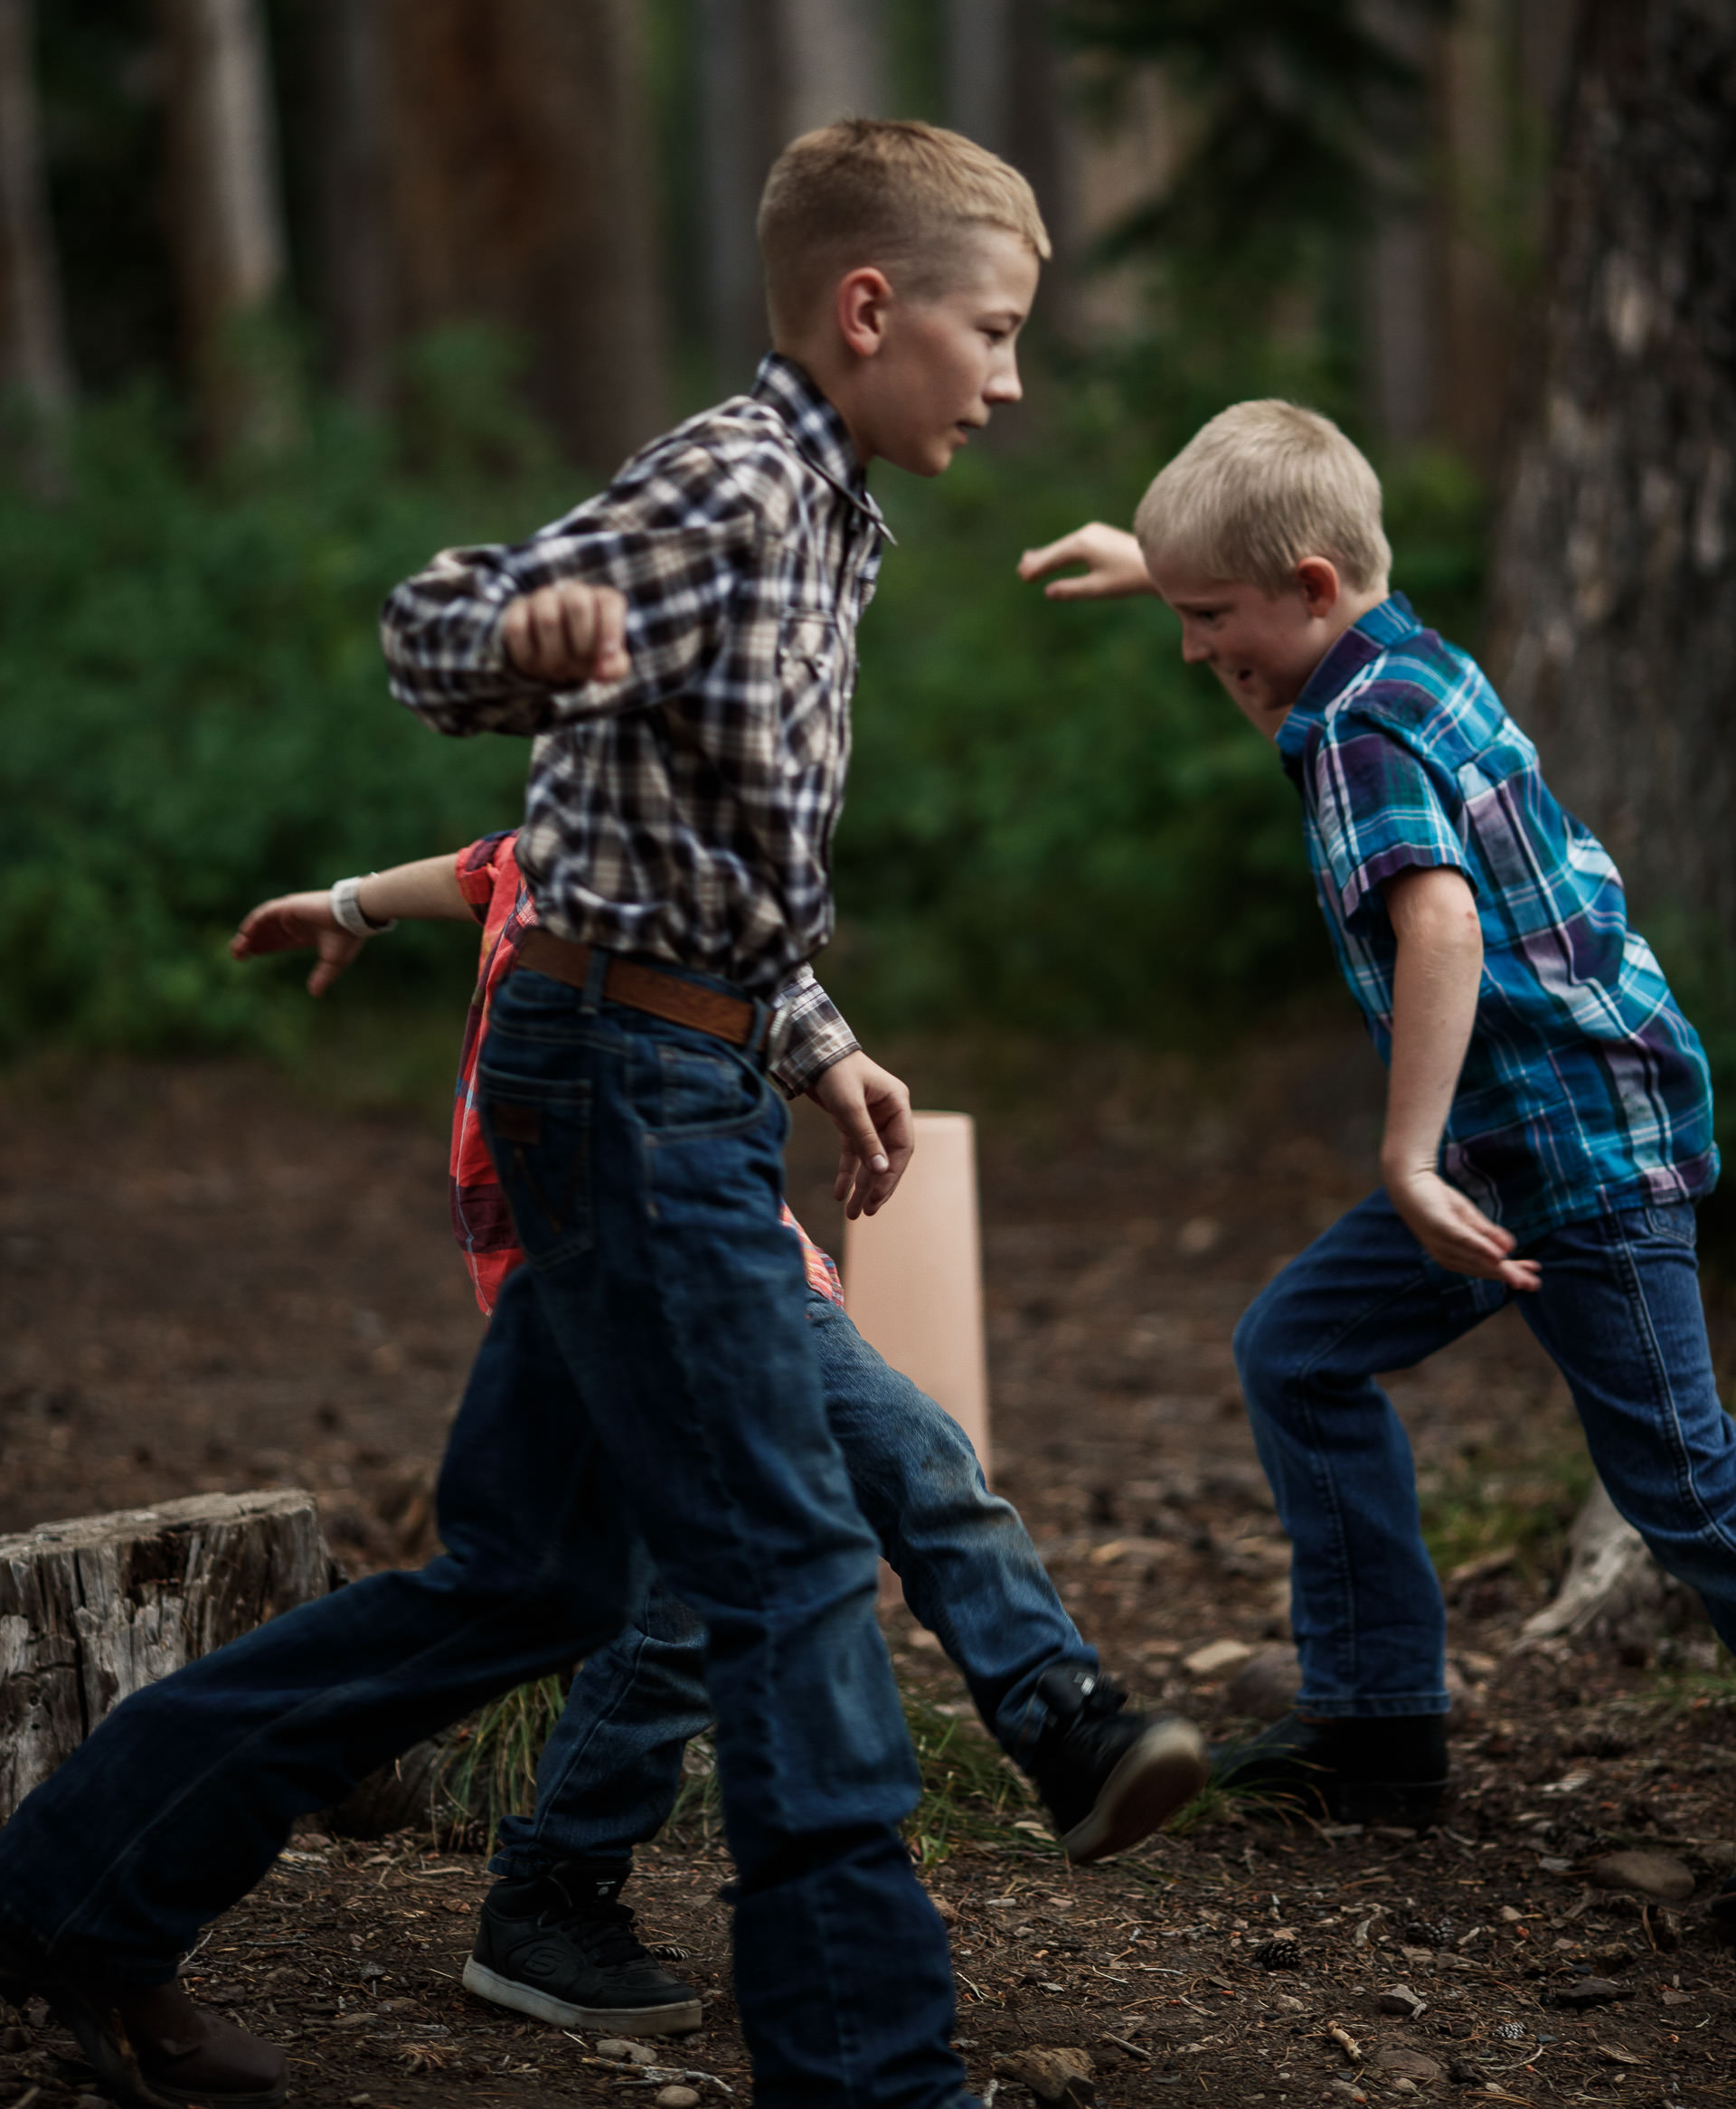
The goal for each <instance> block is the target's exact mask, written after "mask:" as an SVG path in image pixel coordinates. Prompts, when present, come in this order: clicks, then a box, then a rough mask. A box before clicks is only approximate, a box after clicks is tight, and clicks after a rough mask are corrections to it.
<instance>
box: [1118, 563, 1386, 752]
mask: <svg viewBox="0 0 1736 2109" xmlns="http://www.w3.org/2000/svg"><path fill="white" fill-rule="evenodd" d="M1146 565H1147V567H1148V569H1149V570H1150V572H1151V578H1152V583H1153V584H1154V585H1155V586H1156V589H1157V591H1158V592H1159V593H1160V594H1162V596H1163V598H1164V599H1165V601H1168V603H1169V605H1170V606H1171V608H1173V609H1174V610H1175V613H1176V614H1177V615H1178V616H1179V617H1180V618H1181V622H1182V657H1183V658H1184V659H1185V660H1186V661H1187V663H1188V664H1189V666H1193V667H1211V669H1212V672H1213V673H1214V674H1215V675H1216V676H1217V677H1218V679H1219V680H1220V681H1221V682H1222V684H1223V686H1224V687H1225V689H1226V690H1227V691H1228V692H1229V695H1230V697H1231V701H1232V702H1233V703H1234V705H1235V706H1236V708H1237V709H1238V710H1239V711H1240V712H1241V714H1242V716H1243V717H1245V718H1246V719H1247V720H1248V722H1249V723H1250V725H1252V726H1253V727H1254V728H1255V730H1256V731H1257V732H1259V733H1260V734H1261V735H1262V737H1264V738H1266V739H1268V740H1275V739H1277V737H1278V727H1279V726H1280V725H1281V724H1282V723H1284V720H1285V719H1286V718H1287V717H1288V715H1289V711H1290V705H1292V704H1293V703H1294V702H1295V701H1296V699H1297V696H1298V695H1301V693H1302V690H1303V687H1304V686H1305V684H1306V683H1307V678H1308V676H1309V675H1310V674H1312V673H1313V672H1314V669H1315V668H1316V667H1317V666H1318V665H1319V664H1320V661H1321V659H1322V658H1323V657H1325V656H1326V651H1327V650H1328V649H1329V648H1330V647H1331V645H1332V644H1333V642H1334V641H1335V638H1336V636H1337V634H1338V632H1339V631H1340V630H1341V629H1343V628H1344V624H1343V623H1342V622H1338V623H1335V621H1334V619H1333V618H1334V614H1335V610H1337V609H1338V607H1339V603H1340V601H1341V599H1342V595H1341V593H1340V590H1339V585H1338V574H1337V572H1336V571H1335V568H1334V566H1333V565H1332V564H1330V563H1327V562H1326V559H1325V558H1324V557H1307V558H1305V559H1304V560H1303V562H1302V563H1299V564H1298V565H1297V575H1296V578H1295V580H1294V581H1293V582H1291V584H1289V585H1288V586H1287V587H1286V588H1285V589H1284V591H1282V592H1280V593H1275V594H1273V593H1267V592H1266V591H1264V590H1263V589H1262V588H1260V587H1259V586H1256V585H1251V584H1250V583H1249V582H1248V581H1247V580H1245V579H1235V580H1232V579H1214V578H1212V577H1211V576H1210V575H1209V574H1207V573H1206V572H1201V571H1198V570H1196V569H1194V567H1193V566H1192V565H1190V564H1188V563H1186V562H1185V561H1184V560H1182V559H1178V558H1175V557H1172V556H1166V555H1164V554H1162V553H1157V554H1154V553H1152V552H1151V551H1149V550H1147V551H1146Z"/></svg>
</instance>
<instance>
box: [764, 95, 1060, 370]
mask: <svg viewBox="0 0 1736 2109" xmlns="http://www.w3.org/2000/svg"><path fill="white" fill-rule="evenodd" d="M972 227H1002V228H1005V229H1006V230H1007V232H1009V233H1013V234H1016V235H1018V236H1019V237H1020V238H1021V239H1022V240H1023V241H1027V242H1028V243H1029V244H1030V245H1031V247H1032V249H1033V250H1034V251H1035V252H1036V254H1037V255H1038V256H1039V257H1041V258H1043V259H1045V260H1046V259H1047V257H1048V256H1049V254H1050V243H1049V232H1048V230H1047V229H1046V228H1045V227H1044V226H1043V214H1042V213H1040V212H1039V211H1038V210H1037V201H1036V197H1035V194H1033V191H1032V188H1031V185H1030V184H1028V183H1027V182H1026V181H1025V179H1024V176H1022V175H1020V174H1019V172H1018V170H1017V169H1016V168H1011V167H1009V166H1007V164H1006V163H1005V161H1002V160H1001V159H1000V158H999V157H998V156H995V155H993V154H991V153H990V152H989V151H988V149H987V148H986V147H979V146H977V143H976V142H975V140H972V139H967V138H965V137H963V136H962V135H961V134H960V133H958V132H947V131H942V130H941V128H939V126H938V125H925V124H922V123H920V122H919V121H918V120H917V119H915V118H843V119H841V120H840V121H839V122H838V123H837V124H835V125H823V126H822V127H821V128H820V129H819V130H818V131H816V132H804V133H803V135H802V136H801V137H800V138H799V139H795V140H792V141H791V142H790V144H789V145H788V147H785V148H784V150H783V152H782V153H781V154H780V155H779V156H778V159H777V160H776V162H775V163H773V165H772V170H771V174H770V175H769V176H768V177H767V178H766V187H765V192H764V194H763V195H762V196H761V198H760V218H759V222H758V232H759V236H760V256H761V258H762V259H763V260H764V263H765V270H766V304H767V306H768V307H769V309H770V311H771V326H772V332H773V335H774V336H778V337H779V338H788V337H792V336H799V335H800V334H802V332H803V331H804V330H805V329H806V328H807V326H809V325H810V324H811V322H812V320H813V318H814V317H815V315H816V311H817V309H818V307H819V305H820V303H821V302H822V301H823V300H824V299H825V298H826V295H827V294H828V293H829V292H830V290H831V289H832V288H833V287H834V286H835V284H836V283H837V281H838V279H841V278H842V277H843V276H844V273H845V272H846V271H850V270H856V269H857V268H858V267H860V266H861V265H863V264H874V265H878V266H879V268H880V269H881V270H883V271H884V272H885V273H886V276H887V277H888V278H889V279H892V283H893V285H894V286H895V287H896V288H897V289H898V290H899V291H900V292H901V293H904V294H907V295H909V296H910V298H914V299H919V300H920V299H931V298H934V297H935V296H936V295H937V294H939V293H941V292H943V291H945V290H946V288H947V286H948V281H949V279H951V277H952V275H953V273H954V272H955V271H956V270H957V268H958V252H959V249H960V246H961V242H960V238H961V237H962V236H964V235H965V234H966V233H967V232H968V230H969V229H971V228H972Z"/></svg>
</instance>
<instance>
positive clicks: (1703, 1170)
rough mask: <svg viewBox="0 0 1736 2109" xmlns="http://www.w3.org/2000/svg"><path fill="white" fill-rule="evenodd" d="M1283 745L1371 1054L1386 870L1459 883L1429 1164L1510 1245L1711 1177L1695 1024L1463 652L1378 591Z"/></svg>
mask: <svg viewBox="0 0 1736 2109" xmlns="http://www.w3.org/2000/svg"><path fill="white" fill-rule="evenodd" d="M1278 752H1279V754H1280V755H1281V757H1282V759H1283V762H1284V766H1285V769H1286V771H1288V775H1289V776H1290V779H1291V780H1292V781H1293V782H1294V783H1295V784H1296V786H1297V790H1299V791H1300V792H1301V794H1302V804H1303V809H1304V813H1305V816H1306V828H1307V849H1308V862H1309V865H1310V866H1311V868H1312V870H1313V873H1314V881H1315V886H1316V891H1317V893H1318V894H1319V898H1320V905H1321V907H1322V908H1323V909H1324V911H1325V913H1326V922H1327V926H1328V928H1329V929H1330V930H1331V932H1332V939H1333V944H1334V946H1335V950H1336V951H1337V954H1338V963H1339V965H1340V967H1341V968H1342V969H1343V971H1344V979H1345V980H1346V981H1347V982H1348V983H1349V984H1350V988H1351V993H1352V994H1353V995H1354V997H1355V998H1356V1001H1357V1003H1358V1004H1359V1005H1360V1006H1361V1007H1362V1010H1363V1017H1365V1019H1366V1020H1367V1023H1368V1027H1369V1031H1370V1033H1371V1034H1372V1035H1373V1040H1374V1044H1375V1046H1376V1047H1377V1048H1378V1049H1379V1051H1380V1054H1381V1059H1382V1061H1386V1060H1387V1059H1389V1057H1390V1054H1391V1051H1392V969H1393V965H1394V961H1395V960H1396V957H1397V944H1396V941H1395V939H1394V936H1393V932H1392V923H1391V922H1390V921H1389V920H1388V918H1387V914H1386V910H1385V906H1384V903H1383V902H1382V895H1381V891H1380V889H1381V886H1382V882H1383V881H1385V880H1387V879H1389V878H1391V877H1392V875H1393V874H1394V873H1395V872H1401V871H1404V870H1407V869H1410V868H1411V867H1417V866H1429V865H1447V866H1449V867H1451V868H1453V869H1455V870H1457V871H1460V872H1462V873H1463V874H1464V875H1465V877H1466V879H1467V882H1468V883H1469V884H1470V887H1471V889H1472V892H1473V893H1474V894H1475V895H1476V898H1477V916H1478V920H1479V922H1481V924H1482V930H1483V981H1482V987H1481V989H1480V990H1479V992H1478V996H1477V1024H1476V1027H1475V1029H1474V1031H1473V1033H1472V1036H1471V1044H1470V1048H1469V1051H1468V1053H1467V1055H1466V1058H1465V1066H1464V1069H1463V1071H1462V1073H1460V1076H1459V1082H1458V1092H1457V1093H1456V1094H1455V1097H1454V1100H1453V1109H1452V1113H1451V1115H1450V1117H1449V1119H1448V1124H1447V1132H1446V1137H1445V1140H1444V1143H1443V1147H1442V1153H1441V1167H1440V1168H1441V1171H1442V1174H1443V1175H1444V1176H1445V1177H1447V1178H1448V1179H1450V1180H1451V1181H1452V1183H1453V1184H1454V1185H1455V1186H1456V1187H1458V1188H1459V1189H1460V1190H1461V1192H1463V1193H1465V1194H1466V1195H1467V1196H1469V1197H1470V1199H1471V1200H1473V1201H1474V1202H1475V1203H1476V1204H1477V1206H1478V1207H1479V1208H1481V1209H1483V1210H1484V1211H1485V1213H1486V1214H1487V1215H1491V1216H1493V1217H1494V1218H1495V1221H1496V1222H1498V1223H1501V1224H1504V1225H1506V1227H1507V1228H1508V1229H1510V1230H1511V1231H1512V1232H1513V1233H1514V1235H1515V1236H1516V1237H1517V1238H1519V1239H1520V1240H1521V1241H1522V1242H1524V1241H1525V1240H1528V1239H1531V1238H1534V1237H1537V1236H1539V1235H1541V1234H1542V1233H1543V1232H1544V1231H1545V1230H1548V1229H1550V1228H1552V1226H1553V1225H1557V1224H1561V1223H1571V1222H1572V1221H1574V1220H1575V1219H1577V1218H1580V1217H1583V1216H1587V1215H1599V1214H1600V1213H1602V1212H1603V1211H1604V1210H1606V1209H1612V1208H1623V1207H1635V1206H1645V1205H1647V1204H1652V1203H1658V1202H1666V1201H1681V1200H1694V1199H1697V1198H1698V1197H1699V1196H1701V1195H1703V1194H1706V1193H1709V1192H1710V1191H1711V1189H1712V1186H1713V1185H1714V1184H1715V1183H1716V1180H1717V1177H1718V1152H1717V1149H1715V1147H1714V1146H1713V1143H1712V1088H1711V1082H1710V1079H1709V1076H1708V1073H1707V1069H1706V1059H1705V1055H1704V1054H1703V1051H1702V1048H1701V1045H1700V1042H1699V1039H1698V1037H1697V1036H1696V1035H1695V1033H1694V1027H1693V1026H1691V1025H1689V1023H1688V1021H1687V1020H1686V1018H1684V1017H1683V1015H1682V1013H1681V1011H1680V1010H1679V1009H1677V1007H1676V1004H1675V998H1674V997H1673V996H1672V995H1671V994H1670V988H1669V984H1668V983H1667V982H1666V981H1665V979H1664V976H1663V973H1662V971H1661V969H1659V967H1658V964H1657V961H1656V959H1655V958H1654V957H1653V954H1652V950H1651V947H1650V946H1649V945H1648V944H1647V943H1646V941H1645V939H1644V938H1643V937H1641V936H1640V935H1639V933H1638V932H1637V931H1635V930H1632V929H1630V928H1629V926H1628V908H1627V900H1626V897H1625V895H1624V894H1623V891H1622V884H1621V876H1620V874H1619V873H1618V871H1617V870H1616V867H1615V865H1614V864H1613V862H1612V861H1611V860H1610V857H1609V853H1608V852H1607V851H1606V850H1605V849H1604V847H1603V846H1602V845H1601V844H1600V843H1599V841H1598V840H1597V839H1596V837H1594V836H1593V835H1592V834H1591V833H1590V830H1589V829H1588V828H1584V827H1582V826H1581V825H1580V822H1579V821H1578V820H1576V819H1575V818H1573V816H1572V815H1571V813H1568V812H1564V811H1563V810H1562V809H1561V807H1560V806H1559V805H1557V804H1556V802H1555V800H1554V799H1553V798H1552V796H1551V795H1550V791H1549V789H1548V787H1547V786H1546V785H1545V784H1544V782H1543V777H1542V775H1541V774H1540V772H1539V770H1538V766H1537V751H1536V749H1535V748H1534V747H1533V745H1532V743H1531V742H1530V741H1529V740H1528V739H1526V737H1525V735H1524V733H1522V732H1521V731H1520V730H1519V728H1518V726H1517V725H1515V724H1514V722H1513V720H1512V719H1511V718H1510V717H1509V716H1508V715H1507V714H1506V712H1505V710H1504V709H1503V708H1502V706H1501V702H1500V698H1499V697H1498V696H1497V695H1495V690H1494V689H1493V688H1492V687H1491V686H1490V685H1489V682H1488V680H1487V678H1486V676H1485V675H1484V674H1483V672H1482V671H1481V669H1480V668H1479V667H1477V664H1476V663H1475V661H1473V660H1472V659H1471V658H1469V657H1467V655H1466V654H1465V653H1464V652H1461V651H1459V650H1458V648H1456V647H1454V646H1452V645H1449V644H1447V643H1445V642H1444V641H1443V640H1442V639H1441V638H1439V637H1437V636H1436V635H1435V633H1434V631H1432V630H1429V629H1423V628H1422V627H1421V626H1420V623H1419V622H1418V621H1417V619H1416V616H1415V614H1414V613H1413V611H1412V610H1411V604H1410V602H1409V601H1407V600H1405V598H1404V596H1403V595H1402V594H1401V593H1395V594H1393V595H1392V597H1391V599H1389V600H1387V601H1382V603H1381V605H1380V606H1379V607H1378V608H1375V609H1373V610H1371V611H1370V612H1369V613H1368V614H1367V615H1365V616H1363V619H1362V620H1361V621H1360V622H1358V623H1357V624H1356V625H1355V626H1354V628H1353V629H1349V630H1347V631H1346V632H1345V633H1344V636H1343V637H1342V638H1339V640H1338V642H1337V643H1336V644H1335V646H1334V647H1333V648H1332V650H1331V651H1330V652H1328V653H1327V655H1326V657H1325V658H1324V659H1323V660H1322V661H1321V663H1320V665H1319V666H1318V667H1316V669H1315V671H1314V674H1313V676H1311V677H1310V679H1309V681H1308V683H1307V686H1306V687H1305V688H1304V689H1303V691H1302V694H1301V695H1300V696H1299V697H1298V698H1297V702H1296V704H1295V705H1294V706H1293V708H1292V709H1291V711H1290V713H1289V715H1288V717H1287V718H1286V719H1285V721H1284V723H1283V724H1282V725H1281V726H1280V727H1279V728H1278Z"/></svg>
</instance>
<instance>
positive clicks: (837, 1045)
mask: <svg viewBox="0 0 1736 2109" xmlns="http://www.w3.org/2000/svg"><path fill="white" fill-rule="evenodd" d="M861 1045H862V1043H861V1041H859V1040H858V1039H857V1038H856V1036H855V1035H854V1033H853V1032H852V1031H851V1030H850V1027H849V1026H847V1025H846V1024H845V1023H844V1018H843V1016H842V1015H841V1014H840V1012H839V1010H838V1007H837V1005H836V1004H835V1003H834V1002H833V1000H832V998H830V997H829V996H828V995H827V994H826V990H825V989H824V988H821V986H820V984H819V982H818V981H817V980H816V978H815V974H814V969H813V968H812V967H808V966H802V967H798V968H797V969H796V971H795V973H794V974H792V975H791V976H790V978H789V979H788V981H787V982H785V984H784V986H783V987H782V988H780V989H779V990H778V1005H777V1010H776V1013H775V1015H774V1016H773V1018H772V1021H771V1038H770V1042H769V1045H768V1047H767V1050H766V1066H767V1068H768V1069H769V1070H770V1072H771V1073H772V1075H773V1076H774V1077H775V1078H776V1079H777V1081H778V1083H779V1084H780V1085H781V1086H782V1087H783V1090H784V1092H785V1093H786V1095H787V1096H788V1097H790V1098H792V1099H794V1098H799V1097H800V1096H801V1094H802V1093H803V1092H805V1091H806V1090H807V1088H808V1086H809V1085H810V1084H811V1083H813V1082H814V1079H815V1078H816V1076H818V1075H819V1073H820V1072H821V1071H822V1070H825V1069H830V1068H831V1066H832V1064H834V1063H835V1062H839V1061H842V1060H843V1058H844V1055H846V1054H855V1053H856V1051H857V1049H858V1048H859V1047H860V1046H861Z"/></svg>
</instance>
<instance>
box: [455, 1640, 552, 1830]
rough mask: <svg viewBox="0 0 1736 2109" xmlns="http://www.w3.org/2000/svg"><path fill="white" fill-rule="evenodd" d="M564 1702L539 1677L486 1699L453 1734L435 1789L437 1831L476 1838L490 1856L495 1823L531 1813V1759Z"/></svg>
mask: <svg viewBox="0 0 1736 2109" xmlns="http://www.w3.org/2000/svg"><path fill="white" fill-rule="evenodd" d="M566 1703H567V1688H566V1685H565V1683H564V1682H563V1680H562V1679H560V1678H559V1677H542V1678H539V1679H537V1680H536V1681H535V1682H534V1683H533V1684H521V1685H520V1686H518V1687H517V1688H516V1689H515V1690H513V1691H509V1692H507V1693H505V1695H504V1696H503V1697H502V1698H497V1699H491V1700H490V1701H489V1703H488V1704H487V1705H486V1707H483V1708H482V1710H481V1712H480V1713H478V1714H477V1715H476V1717H475V1718H474V1719H473V1720H470V1721H467V1723H466V1724H465V1725H464V1726H463V1727H461V1728H460V1729H459V1730H458V1733H457V1735H455V1737H454V1738H453V1742H452V1747H451V1751H450V1754H448V1758H447V1761H446V1764H445V1766H444V1767H443V1769H442V1771H441V1773H440V1777H439V1785H438V1788H437V1799H436V1810H437V1814H438V1815H439V1828H440V1829H441V1830H446V1831H450V1832H452V1833H455V1834H458V1835H462V1836H465V1837H471V1836H477V1837H480V1838H481V1839H483V1841H484V1842H483V1849H484V1850H485V1851H486V1852H493V1851H494V1849H495V1835H496V1834H497V1832H498V1831H499V1830H500V1823H501V1819H502V1818H503V1817H505V1816H528V1815H529V1814H530V1813H531V1811H533V1809H534V1808H535V1807H536V1764H537V1760H538V1759H539V1758H540V1757H541V1756H542V1745H544V1744H545V1743H546V1742H547V1741H548V1739H549V1733H550V1731H551V1729H552V1728H553V1726H554V1724H555V1723H556V1722H557V1721H558V1720H559V1719H560V1718H561V1709H562V1707H565V1705H566ZM442 1804H444V1807H443V1808H442V1806H441V1805H442Z"/></svg>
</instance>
